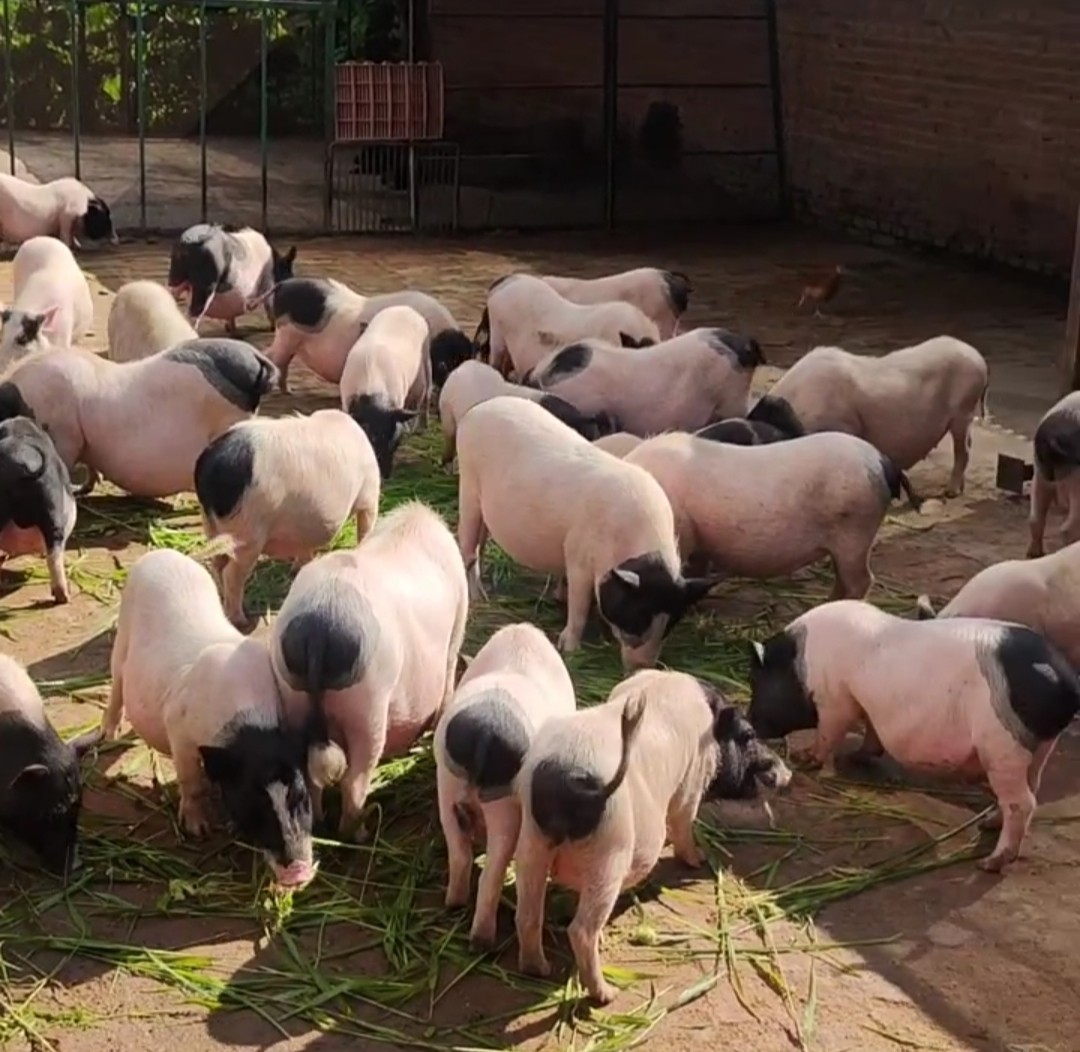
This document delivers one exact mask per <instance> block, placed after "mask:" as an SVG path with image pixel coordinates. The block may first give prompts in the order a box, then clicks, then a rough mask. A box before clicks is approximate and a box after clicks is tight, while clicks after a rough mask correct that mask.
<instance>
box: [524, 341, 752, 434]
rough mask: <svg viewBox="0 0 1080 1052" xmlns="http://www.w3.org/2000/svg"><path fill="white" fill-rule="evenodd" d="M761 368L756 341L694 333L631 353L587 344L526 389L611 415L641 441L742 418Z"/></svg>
mask: <svg viewBox="0 0 1080 1052" xmlns="http://www.w3.org/2000/svg"><path fill="white" fill-rule="evenodd" d="M763 364H765V357H764V355H763V354H762V353H761V348H760V347H759V346H758V342H757V340H755V339H753V338H752V337H748V336H741V335H739V334H738V333H734V332H730V331H728V330H727V329H692V330H691V331H690V332H686V333H683V334H682V335H681V336H676V337H675V338H674V339H672V340H665V341H664V342H663V343H657V344H654V345H652V346H650V347H639V348H632V349H631V348H622V347H616V346H613V345H611V344H609V343H605V342H604V341H602V340H582V341H581V342H579V343H573V344H570V346H568V347H563V348H562V350H559V351H555V352H554V353H553V354H550V355H548V356H547V357H546V358H544V359H543V360H542V361H541V362H540V363H539V364H538V365H537V366H536V368H535V369H534V370H533V371H532V372H531V373H530V374H529V375H528V376H526V377H525V383H527V384H529V385H530V386H532V387H538V388H539V389H540V390H542V391H547V392H550V393H552V394H557V395H558V396H559V397H560V398H564V399H565V400H566V401H567V402H569V403H570V404H571V405H572V406H575V407H576V408H577V409H579V410H580V411H581V412H582V413H586V414H598V413H607V414H608V415H610V416H611V417H613V418H614V419H616V420H618V421H619V424H620V427H621V429H622V430H623V431H629V432H630V433H631V434H633V435H640V436H642V437H643V438H644V437H647V436H649V435H657V434H660V433H661V432H662V431H694V430H696V429H697V428H699V427H704V426H705V425H706V424H709V423H712V421H714V420H717V419H720V418H723V417H729V416H743V415H745V413H746V408H747V404H748V400H749V397H750V385H751V383H753V380H754V370H755V369H756V368H757V367H758V366H759V365H763Z"/></svg>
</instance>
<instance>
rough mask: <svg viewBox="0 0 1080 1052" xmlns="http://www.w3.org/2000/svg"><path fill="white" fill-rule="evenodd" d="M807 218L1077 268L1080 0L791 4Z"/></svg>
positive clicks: (792, 126) (791, 70) (788, 52)
mask: <svg viewBox="0 0 1080 1052" xmlns="http://www.w3.org/2000/svg"><path fill="white" fill-rule="evenodd" d="M777 9H778V16H779V37H780V54H781V70H782V77H783V79H782V83H783V90H784V111H785V142H786V148H787V160H788V172H789V182H790V188H791V193H792V199H793V203H794V205H795V207H796V210H797V212H798V213H802V214H804V215H810V216H814V217H816V218H820V219H823V220H826V221H829V222H834V223H838V224H840V225H843V226H847V227H851V228H854V229H856V230H859V231H861V232H863V233H865V234H870V235H871V236H872V237H875V238H879V239H887V238H894V237H895V238H899V239H910V240H915V241H921V242H929V243H933V244H936V245H938V246H941V247H947V248H950V249H952V250H954V251H959V252H964V253H971V254H976V255H981V256H986V257H991V258H995V259H999V260H1003V261H1005V262H1009V263H1013V264H1016V265H1020V266H1027V267H1034V268H1036V269H1043V270H1054V271H1063V270H1067V269H1068V267H1069V265H1070V262H1071V255H1072V241H1073V234H1074V231H1075V227H1076V209H1077V203H1078V201H1080V0H1027V2H1024V0H777Z"/></svg>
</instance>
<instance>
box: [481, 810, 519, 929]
mask: <svg viewBox="0 0 1080 1052" xmlns="http://www.w3.org/2000/svg"><path fill="white" fill-rule="evenodd" d="M484 811H485V815H484V821H485V823H486V825H487V849H486V853H487V860H486V861H485V862H484V872H483V873H481V874H480V885H479V887H478V889H477V893H476V911H475V913H474V914H473V923H472V929H471V930H470V932H469V942H470V944H471V946H472V948H473V949H474V950H487V949H490V948H491V947H492V946H493V945H494V944H495V935H496V932H497V930H498V917H499V899H501V898H502V890H503V885H504V884H505V883H506V871H507V869H509V868H510V860H511V859H512V858H513V857H514V849H515V848H516V847H517V841H518V833H519V832H520V831H521V805H520V804H519V803H518V800H517V797H515V796H512V795H511V796H507V797H504V798H503V799H502V800H497V801H495V802H494V803H491V804H488V805H487V806H486V807H485V808H484Z"/></svg>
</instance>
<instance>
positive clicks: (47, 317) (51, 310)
mask: <svg viewBox="0 0 1080 1052" xmlns="http://www.w3.org/2000/svg"><path fill="white" fill-rule="evenodd" d="M59 313H60V305H59V304H58V303H54V304H53V305H52V306H51V307H46V308H45V310H43V311H42V312H41V313H40V314H38V315H37V318H38V324H39V326H40V327H41V329H42V330H43V331H45V332H51V331H52V329H53V326H54V325H55V324H56V316H57V315H58V314H59Z"/></svg>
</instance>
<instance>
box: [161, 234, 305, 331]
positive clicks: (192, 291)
mask: <svg viewBox="0 0 1080 1052" xmlns="http://www.w3.org/2000/svg"><path fill="white" fill-rule="evenodd" d="M295 262H296V247H295V246H293V247H292V248H290V249H289V250H288V251H287V252H285V253H284V254H283V253H280V252H278V250H277V249H276V248H274V246H273V245H271V244H270V242H269V241H267V239H266V237H265V236H264V235H263V234H260V233H259V231H258V230H252V228H251V227H247V226H246V227H234V226H219V225H217V224H216V223H197V224H196V225H195V226H192V227H188V229H187V230H185V231H184V232H183V233H182V234H181V235H180V237H179V238H178V239H177V241H176V243H175V244H174V245H173V249H172V257H171V258H170V260H169V291H170V292H172V294H173V295H174V296H177V297H180V296H182V295H185V294H186V295H188V296H190V300H189V302H188V315H189V316H190V317H191V318H192V319H193V320H194V322H195V328H196V329H198V327H199V322H200V321H201V320H202V319H203V318H204V317H207V318H218V319H220V320H223V321H224V322H225V329H226V331H227V332H229V333H235V332H236V319H237V318H239V317H240V315H242V314H247V313H248V312H249V311H252V310H254V309H255V308H256V307H257V306H258V305H259V304H260V303H263V302H264V301H265V300H266V299H267V297H268V295H269V293H270V290H271V289H273V288H274V286H275V285H277V284H278V283H279V282H282V281H286V280H288V279H289V278H291V277H292V272H293V263H295ZM266 313H267V317H268V318H269V319H270V322H271V324H273V313H272V310H271V309H269V308H268V309H267V312H266Z"/></svg>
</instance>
